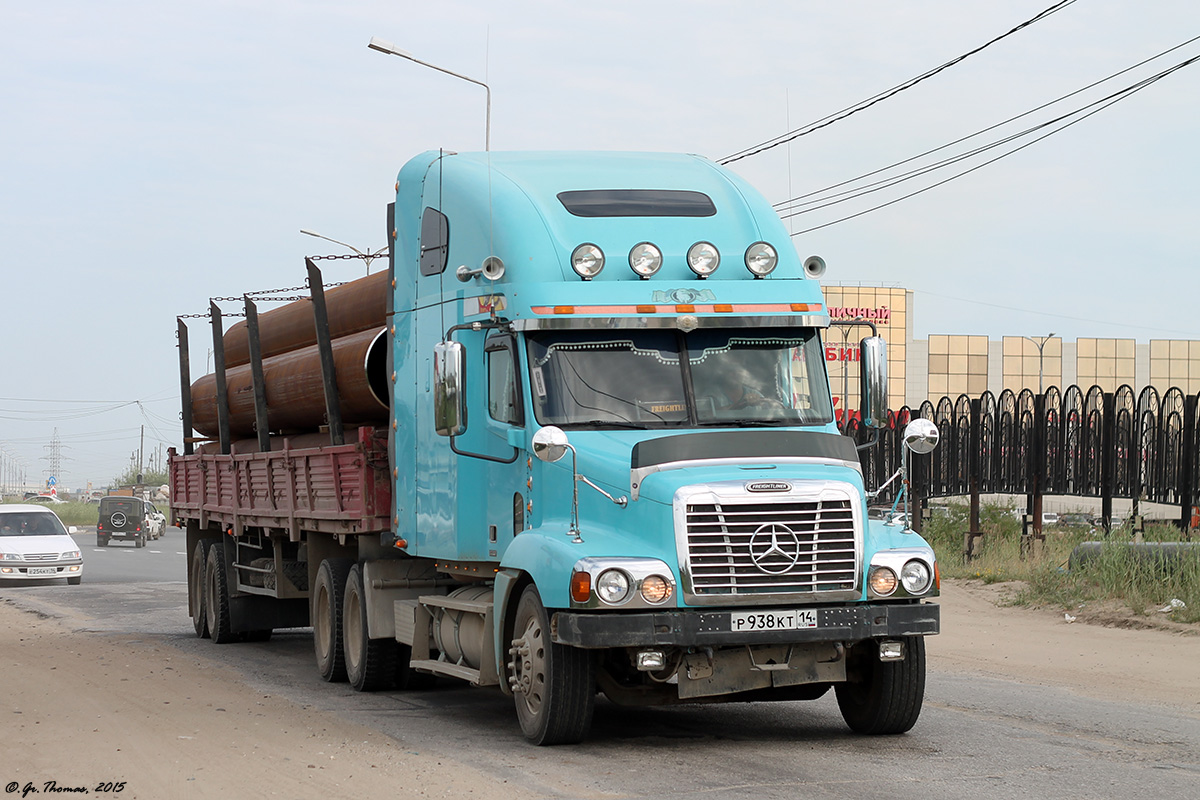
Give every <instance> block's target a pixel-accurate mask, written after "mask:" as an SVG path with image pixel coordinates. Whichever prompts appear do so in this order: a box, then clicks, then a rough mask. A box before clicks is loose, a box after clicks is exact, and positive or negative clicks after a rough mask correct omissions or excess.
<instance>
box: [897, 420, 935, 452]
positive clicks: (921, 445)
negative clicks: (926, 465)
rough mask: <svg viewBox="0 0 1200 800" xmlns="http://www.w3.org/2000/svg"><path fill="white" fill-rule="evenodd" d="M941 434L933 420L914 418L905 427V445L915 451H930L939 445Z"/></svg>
mask: <svg viewBox="0 0 1200 800" xmlns="http://www.w3.org/2000/svg"><path fill="white" fill-rule="evenodd" d="M940 436H941V434H939V433H938V429H937V425H934V424H933V420H928V419H914V420H913V421H912V422H910V423H908V425H907V426H906V427H905V428H904V446H905V447H907V448H908V449H909V450H912V451H913V452H914V453H918V454H919V453H928V452H929V451H931V450H933V448H935V447H937V445H938V439H939V438H940Z"/></svg>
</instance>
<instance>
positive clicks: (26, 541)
mask: <svg viewBox="0 0 1200 800" xmlns="http://www.w3.org/2000/svg"><path fill="white" fill-rule="evenodd" d="M75 532H76V529H75V528H71V529H70V532H68V531H67V529H66V528H64V527H63V524H62V520H60V519H59V518H58V515H57V514H55V513H54V512H53V511H51V510H50V509H48V508H45V507H44V506H36V505H32V504H24V503H13V504H10V505H0V580H45V579H47V578H66V579H67V583H69V584H72V585H76V584H78V583H79V582H80V581H81V580H83V554H82V553H81V552H80V550H79V545H78V544H76V542H75V540H74V539H72V538H71V536H70V534H71V533H75Z"/></svg>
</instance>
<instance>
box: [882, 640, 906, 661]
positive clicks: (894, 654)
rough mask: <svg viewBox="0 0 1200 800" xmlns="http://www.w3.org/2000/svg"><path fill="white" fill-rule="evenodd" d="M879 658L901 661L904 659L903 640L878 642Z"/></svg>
mask: <svg viewBox="0 0 1200 800" xmlns="http://www.w3.org/2000/svg"><path fill="white" fill-rule="evenodd" d="M879 660H880V661H903V660H904V642H880V643H879Z"/></svg>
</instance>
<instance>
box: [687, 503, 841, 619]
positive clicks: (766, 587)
mask: <svg viewBox="0 0 1200 800" xmlns="http://www.w3.org/2000/svg"><path fill="white" fill-rule="evenodd" d="M701 501H704V502H701ZM685 523H686V526H687V532H686V537H687V562H688V564H687V566H688V572H689V573H690V576H691V590H692V593H693V594H694V595H696V596H697V597H704V596H707V597H713V596H728V595H758V594H772V595H775V594H794V593H816V592H839V591H849V590H853V589H854V588H855V586H856V584H857V564H858V559H857V553H856V541H857V539H856V536H855V530H854V514H853V511H852V506H851V501H850V500H849V499H848V498H847V499H840V498H839V499H830V498H828V497H825V498H822V499H820V500H811V501H808V500H800V499H797V498H795V497H780V498H778V499H772V500H766V499H764V498H763V497H762V496H761V495H759V496H751V495H746V496H743V497H732V498H731V497H721V498H717V497H714V496H713V495H711V494H710V495H706V496H705V495H701V496H698V497H694V498H692V499H691V500H689V501H688V502H687V503H686V507H685Z"/></svg>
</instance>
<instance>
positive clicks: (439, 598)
mask: <svg viewBox="0 0 1200 800" xmlns="http://www.w3.org/2000/svg"><path fill="white" fill-rule="evenodd" d="M419 600H420V603H421V605H423V606H430V607H432V608H449V609H451V610H453V611H467V612H469V613H471V614H479V615H480V616H482V615H484V614H487V613H488V612H489V611H491V610H492V601H491V600H464V599H462V598H459V597H451V596H448V595H444V594H426V595H421V597H420V598H419Z"/></svg>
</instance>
